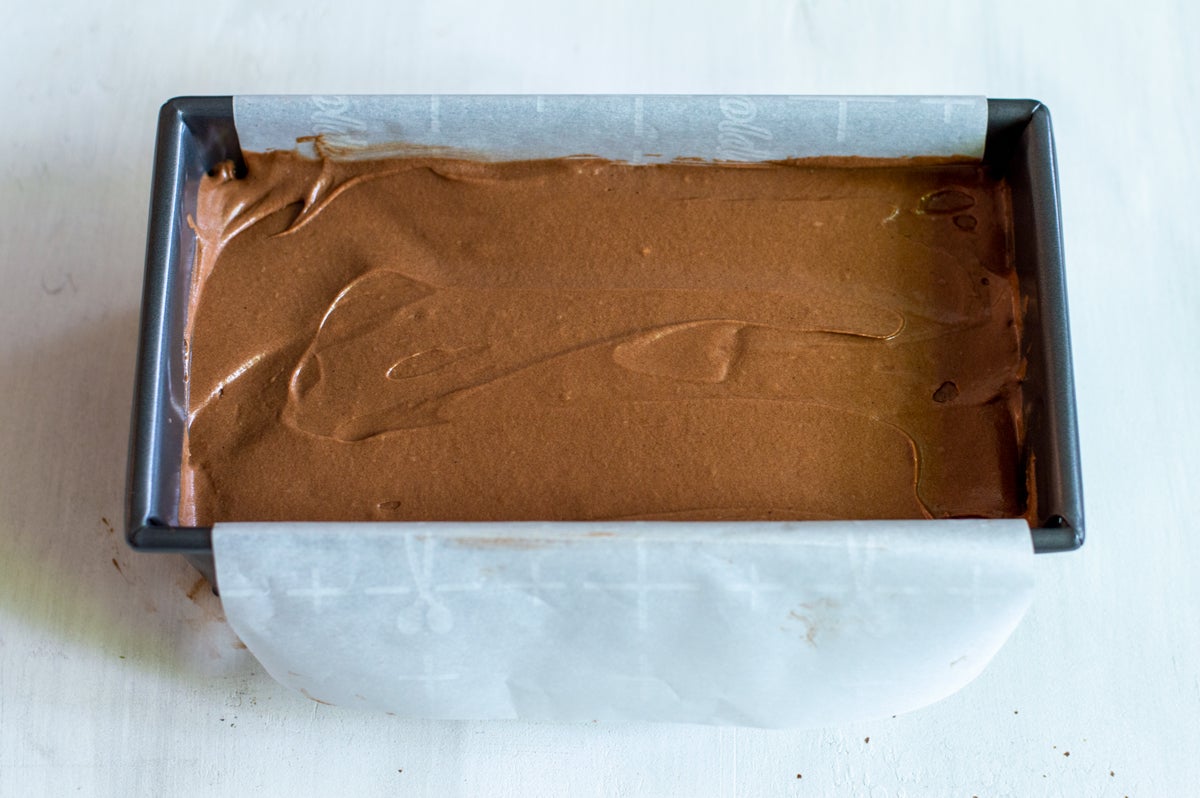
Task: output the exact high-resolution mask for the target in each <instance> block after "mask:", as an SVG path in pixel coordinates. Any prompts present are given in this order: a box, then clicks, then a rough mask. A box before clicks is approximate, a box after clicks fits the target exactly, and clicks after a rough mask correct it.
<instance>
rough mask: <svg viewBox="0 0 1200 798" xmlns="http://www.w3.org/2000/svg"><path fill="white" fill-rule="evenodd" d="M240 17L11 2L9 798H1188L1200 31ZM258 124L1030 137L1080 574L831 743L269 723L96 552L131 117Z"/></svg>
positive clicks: (6, 470) (773, 735)
mask: <svg viewBox="0 0 1200 798" xmlns="http://www.w3.org/2000/svg"><path fill="white" fill-rule="evenodd" d="M244 5H246V4H243V3H236V2H232V0H215V1H214V2H210V3H207V4H204V5H196V4H166V3H164V4H154V5H151V4H148V3H147V4H144V6H143V7H142V8H141V9H137V8H136V7H135V5H134V4H131V3H124V4H111V3H103V2H92V3H83V2H76V3H53V2H31V3H21V4H19V5H16V6H14V7H13V8H11V9H10V10H9V11H8V13H7V15H6V20H5V22H4V24H3V26H0V101H2V108H3V124H2V125H0V153H3V156H2V158H0V795H3V796H9V795H13V796H18V795H19V796H25V795H43V794H44V795H75V794H85V795H86V794H98V795H183V794H193V795H243V794H250V793H252V792H255V793H259V794H267V795H275V794H278V795H307V794H342V793H344V794H347V795H422V794H428V795H436V796H443V795H456V794H460V795H481V794H491V795H512V796H524V795H531V794H532V795H542V794H547V795H549V794H561V795H601V796H609V795H612V796H632V795H651V796H654V795H680V796H699V795H720V796H732V795H751V796H761V795H831V794H847V795H849V794H853V795H869V796H892V795H897V796H898V795H947V796H964V797H965V796H971V795H978V796H981V798H982V797H983V796H996V795H1014V796H1038V795H1066V796H1079V795H1087V796H1105V795H1112V796H1122V795H1130V796H1182V795H1194V794H1196V791H1197V784H1200V758H1198V757H1197V752H1198V751H1200V732H1198V731H1197V728H1198V726H1197V724H1198V718H1200V678H1198V675H1197V674H1198V670H1200V587H1198V586H1197V582H1196V578H1195V573H1196V571H1197V566H1200V536H1198V534H1197V533H1200V529H1197V522H1196V518H1197V516H1198V515H1200V498H1198V497H1200V490H1197V488H1196V482H1197V481H1198V480H1200V454H1198V451H1200V425H1197V423H1196V421H1195V418H1196V415H1195V412H1194V408H1193V405H1194V403H1195V401H1196V397H1197V395H1198V394H1200V344H1198V341H1200V262H1198V261H1200V257H1198V256H1200V233H1198V232H1197V231H1198V230H1200V226H1198V225H1197V224H1196V223H1195V219H1196V216H1197V211H1200V207H1198V203H1197V201H1196V199H1195V196H1196V195H1195V193H1194V189H1193V188H1192V184H1193V182H1194V180H1195V178H1196V175H1197V174H1200V169H1198V168H1197V167H1198V166H1200V163H1198V160H1200V158H1198V156H1197V152H1198V148H1197V142H1200V113H1198V112H1197V106H1198V102H1200V96H1198V95H1200V90H1198V86H1200V82H1198V77H1197V76H1198V75H1200V57H1198V55H1197V53H1198V52H1200V50H1198V49H1197V47H1196V45H1195V42H1196V39H1197V35H1198V34H1200V13H1198V12H1197V10H1196V8H1197V7H1196V5H1195V4H1191V3H1184V2H1182V0H1181V1H1180V2H1176V3H1155V2H1142V3H1138V4H1136V5H1134V6H1131V5H1130V4H1127V3H1121V4H1119V5H1109V4H1100V3H1079V4H1066V3H1063V4H1052V3H1048V2H1044V0H1033V1H1032V2H1006V3H995V4H989V5H982V4H977V3H973V2H966V1H965V0H963V1H962V2H957V3H953V4H949V3H946V4H942V3H939V4H936V5H935V4H933V3H928V4H921V5H920V6H917V5H916V4H894V3H888V4H866V3H855V2H833V1H832V0H814V1H813V2H758V3H753V2H732V1H730V2H726V3H721V4H711V5H708V6H704V5H701V4H698V3H697V2H695V0H691V2H684V1H683V0H671V1H669V2H658V3H653V4H652V3H646V2H633V1H628V0H608V2H603V3H595V4H592V5H587V4H580V3H570V2H547V3H544V4H543V3H533V2H525V3H522V2H515V1H510V2H505V3H496V4H492V5H490V7H489V6H486V5H485V4H482V3H466V2H451V1H450V0H427V1H426V2H417V3H398V2H380V3H373V4H368V3H356V2H340V3H332V4H322V5H320V6H314V7H312V8H305V7H303V6H302V5H300V4H298V3H294V2H272V3H259V4H257V5H258V9H259V10H257V11H247V10H244V9H243V6H244ZM271 91H280V92H286V91H299V92H348V91H355V92H383V93H386V92H404V91H414V92H432V91H445V92H469V91H511V92H556V91H580V92H586V91H614V92H643V91H645V92H650V91H654V92H780V93H819V92H844V93H943V92H944V93H982V94H987V95H990V96H993V97H1010V96H1011V97H1024V96H1032V97H1035V98H1038V99H1041V100H1043V101H1045V102H1047V103H1048V104H1049V105H1050V107H1051V109H1052V110H1053V112H1054V120H1055V126H1056V130H1057V133H1058V144H1059V155H1060V159H1061V174H1062V184H1063V206H1064V214H1065V223H1066V244H1067V255H1068V263H1069V282H1070V291H1071V307H1072V314H1073V317H1072V321H1073V328H1074V336H1075V365H1076V381H1077V383H1076V384H1077V388H1078V392H1079V397H1080V406H1079V411H1080V420H1081V424H1082V436H1083V452H1084V481H1085V487H1086V490H1087V503H1088V506H1087V510H1088V521H1089V533H1090V540H1089V542H1088V544H1087V546H1085V548H1084V549H1083V550H1082V551H1081V552H1079V553H1077V554H1073V555H1067V556H1058V557H1043V558H1041V559H1039V561H1038V589H1039V595H1038V596H1037V598H1036V600H1035V604H1034V607H1033V609H1032V611H1031V612H1030V614H1029V616H1028V617H1027V618H1026V620H1025V622H1024V623H1023V625H1022V626H1021V627H1020V628H1019V629H1018V631H1017V632H1016V634H1015V635H1014V637H1013V638H1012V640H1011V641H1010V642H1009V643H1008V645H1007V646H1006V647H1005V648H1004V649H1003V650H1002V651H1001V652H1000V654H999V656H998V657H997V659H996V660H995V662H994V663H993V665H992V666H991V667H990V668H989V670H988V671H987V672H985V673H984V675H983V676H982V677H980V679H979V680H978V681H976V682H975V683H973V684H972V685H970V686H969V687H967V688H966V689H965V690H964V691H962V692H961V693H959V694H957V695H955V696H954V697H952V698H950V699H948V700H946V701H944V702H942V703H940V704H938V705H936V706H934V707H931V708H929V709H927V710H924V711H922V712H918V713H914V714H911V715H907V716H903V717H899V718H896V719H891V720H886V721H881V722H875V723H866V724H861V725H856V726H852V727H848V728H838V729H828V730H825V731H816V732H803V733H797V732H757V731H744V730H735V729H710V728H687V727H661V726H640V725H635V726H627V725H602V724H588V725H582V726H555V725H525V724H517V723H507V724H483V723H479V724H474V723H424V722H422V723H413V722H405V721H400V720H396V719H394V718H390V717H386V716H375V715H365V714H356V713H355V712H351V711H346V710H341V709H334V708H329V707H325V706H320V705H318V704H315V703H311V702H308V701H306V700H305V699H303V698H299V697H297V696H295V695H293V694H290V693H288V692H286V691H284V690H283V689H282V688H279V687H277V686H276V685H275V684H274V683H273V682H271V681H270V680H269V679H268V678H267V677H265V676H264V675H263V673H262V672H261V669H260V668H259V667H257V666H256V664H255V663H254V662H253V661H252V660H251V659H250V658H249V657H248V656H247V654H246V653H245V652H244V651H243V650H241V649H239V648H238V645H237V642H236V640H235V639H234V638H233V636H232V634H231V633H230V632H229V631H228V629H227V627H225V625H224V624H223V622H222V620H221V615H220V607H219V604H218V602H217V601H216V599H214V598H213V597H212V596H211V595H210V594H209V593H207V592H206V590H204V589H203V588H202V587H197V586H196V577H195V574H194V573H193V572H191V571H190V570H189V569H188V567H187V566H186V565H185V564H184V563H183V562H182V561H179V560H177V559H176V558H173V557H162V556H138V555H133V554H132V553H130V552H128V551H126V550H125V549H124V547H123V544H122V543H121V541H120V538H119V532H118V533H114V532H112V531H111V529H110V527H114V528H116V527H119V523H120V522H119V518H120V515H121V503H122V490H123V482H124V470H125V446H126V435H127V418H128V410H129V401H130V393H131V383H132V374H133V357H134V335H135V330H136V326H137V302H138V295H139V290H140V281H141V268H142V253H143V245H144V233H145V218H146V200H147V192H148V186H149V180H150V162H151V161H150V158H151V144H152V137H153V132H154V120H155V112H156V110H157V107H158V104H159V103H160V102H161V101H162V100H164V99H166V98H167V97H168V96H170V95H174V94H184V93H198V94H199V93H230V92H234V93H251V92H271ZM189 594H190V596H189ZM1018 713H1019V714H1018ZM867 738H869V740H870V741H869V742H867ZM1068 752H1069V753H1070V756H1069V757H1068V756H1066V754H1067V753H1068ZM1110 771H1111V772H1112V773H1113V774H1115V775H1110ZM798 774H802V775H803V778H798Z"/></svg>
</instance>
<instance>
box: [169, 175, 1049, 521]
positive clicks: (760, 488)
mask: <svg viewBox="0 0 1200 798" xmlns="http://www.w3.org/2000/svg"><path fill="white" fill-rule="evenodd" d="M246 166H247V173H246V175H245V176H244V177H241V178H235V176H234V174H233V168H232V166H229V165H226V166H225V167H223V168H222V169H221V170H219V171H218V173H217V174H215V175H214V176H212V177H209V178H207V179H206V180H205V181H204V184H203V186H202V188H201V191H200V196H199V201H198V209H197V215H196V218H195V219H194V229H195V231H196V234H197V236H198V240H199V253H198V258H197V263H196V267H195V275H194V287H193V293H192V307H191V317H190V321H189V353H188V354H189V358H190V366H189V373H188V379H189V383H188V384H189V391H190V399H189V415H188V436H187V442H186V444H185V451H184V453H183V488H182V491H181V494H182V495H181V501H180V516H181V522H182V523H185V524H210V523H213V522H216V521H232V520H327V519H339V520H598V519H678V520H712V519H738V520H751V519H776V520H781V519H798V520H799V519H843V518H855V519H872V518H925V517H935V518H941V517H955V516H985V517H1004V516H1013V517H1017V516H1021V515H1023V514H1025V512H1026V504H1027V497H1026V495H1025V486H1026V478H1025V461H1024V457H1023V454H1022V435H1023V431H1022V421H1021V417H1020V408H1021V401H1020V399H1021V397H1020V391H1021V378H1022V374H1023V369H1024V362H1023V359H1022V356H1021V351H1020V346H1019V330H1018V325H1017V322H1016V318H1017V310H1018V308H1017V302H1018V294H1017V287H1016V278H1015V275H1014V273H1013V269H1012V263H1011V245H1010V236H1009V226H1010V221H1009V211H1008V199H1007V189H1006V187H1005V186H1004V184H1003V183H1002V182H998V181H996V180H995V179H993V178H991V177H990V176H988V175H987V174H986V173H985V171H984V169H983V168H982V167H979V166H977V165H963V164H958V165H947V164H941V165H934V164H920V163H899V162H853V161H845V160H842V161H837V162H821V161H815V162H814V161H806V162H800V163H795V164H772V165H762V166H737V165H711V164H708V165H699V164H682V163H680V164H670V165H654V166H631V165H625V164H618V163H611V162H606V161H599V160H590V159H563V160H549V161H530V162H513V163H485V162H478V161H463V160H451V159H444V158H409V159H395V160H384V161H358V162H335V161H328V160H327V161H311V160H305V159H302V158H299V157H298V156H295V155H292V154H267V155H256V154H248V155H247V156H246Z"/></svg>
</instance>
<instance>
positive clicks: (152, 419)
mask: <svg viewBox="0 0 1200 798" xmlns="http://www.w3.org/2000/svg"><path fill="white" fill-rule="evenodd" d="M225 160H233V161H234V162H235V163H240V162H241V161H242V156H241V148H240V145H239V143H238V135H237V131H236V129H235V127H234V118H233V98H232V97H179V98H175V99H173V100H169V101H168V102H167V103H166V104H164V105H163V107H162V110H161V112H160V114H159V119H158V137H157V143H156V148H155V156H154V177H153V184H152V188H151V196H150V221H149V228H148V231H147V246H146V273H145V279H144V284H143V295H142V314H141V325H140V331H139V335H140V340H139V346H138V362H137V372H136V384H135V388H134V396H133V419H132V426H131V433H130V453H129V476H128V495H127V505H126V539H127V540H128V542H129V545H130V546H132V547H133V548H135V549H139V550H143V551H160V552H179V553H183V554H185V555H188V557H189V559H190V560H191V561H192V563H193V564H194V565H196V566H197V567H198V568H199V569H200V570H201V571H202V572H204V573H205V574H206V575H208V576H209V577H210V579H211V578H212V538H211V529H210V528H208V527H183V526H180V525H179V521H178V509H177V508H178V501H179V478H180V460H181V454H182V442H183V432H184V424H185V418H186V391H185V384H184V379H183V377H184V374H183V370H184V365H183V356H184V347H183V335H184V321H185V318H184V317H185V313H186V308H187V289H188V287H189V284H190V279H191V268H192V260H193V255H194V250H195V242H194V239H193V236H192V234H191V231H190V229H189V227H188V225H187V216H188V214H189V213H193V212H194V210H195V205H196V193H197V189H198V186H199V181H200V178H201V177H202V176H203V175H204V174H205V173H206V172H208V171H209V170H211V169H212V168H214V167H215V166H216V165H217V164H219V163H221V162H222V161H225ZM984 161H985V163H987V164H988V165H989V166H991V167H992V168H993V169H996V170H997V171H999V172H1001V173H1003V174H1004V175H1005V176H1006V177H1007V179H1008V181H1009V185H1010V187H1011V192H1012V207H1013V227H1014V239H1015V247H1016V263H1017V273H1018V278H1019V281H1020V286H1021V294H1022V297H1023V299H1024V300H1025V307H1026V311H1025V319H1024V331H1025V341H1024V346H1025V349H1026V356H1027V358H1028V362H1029V368H1028V372H1027V377H1026V382H1025V416H1026V419H1027V445H1028V447H1029V450H1030V451H1031V452H1032V455H1033V457H1034V459H1035V463H1036V469H1035V474H1036V490H1037V505H1038V512H1039V515H1038V519H1037V523H1036V524H1034V525H1033V529H1032V535H1033V546H1034V549H1035V550H1036V551H1037V552H1055V551H1070V550H1074V549H1077V548H1078V547H1079V546H1080V545H1082V543H1083V536H1084V531H1083V530H1084V523H1083V496H1082V488H1081V480H1080V466H1079V442H1078V433H1077V430H1076V418H1075V394H1074V386H1073V383H1072V372H1071V344H1070V332H1069V327H1068V322H1067V297H1066V285H1065V275H1064V262H1063V248H1062V230H1061V215H1060V211H1059V199H1058V171H1057V166H1056V162H1055V152H1054V137H1053V133H1052V131H1051V126H1050V112H1049V111H1048V110H1047V109H1046V107H1045V106H1044V105H1042V104H1041V103H1039V102H1036V101H1034V100H988V130H987V143H986V151H985V154H984Z"/></svg>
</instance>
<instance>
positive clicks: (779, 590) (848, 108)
mask: <svg viewBox="0 0 1200 798" xmlns="http://www.w3.org/2000/svg"><path fill="white" fill-rule="evenodd" d="M234 109H235V117H236V124H237V130H238V135H239V139H240V141H241V145H242V147H243V149H245V150H249V151H266V150H273V149H297V150H299V151H301V152H304V153H306V154H310V155H311V154H314V153H317V152H320V153H322V154H326V155H331V156H333V157H340V158H355V157H381V156H386V155H403V154H416V153H432V154H447V155H457V156H463V157H476V158H489V159H496V160H502V159H515V158H539V157H560V156H570V155H581V154H589V155H596V156H601V157H606V158H613V159H619V160H624V161H629V162H632V163H649V162H662V161H670V160H672V159H675V158H698V159H703V160H732V161H764V160H782V159H787V158H803V157H813V156H821V155H845V156H855V155H857V156H866V157H908V156H924V155H931V156H967V157H974V158H978V157H981V156H982V153H983V147H984V140H985V138H986V129H987V104H986V100H984V99H983V98H979V97H966V98H963V97H819V98H818V97H784V96H770V97H763V96H755V97H716V96H712V97H672V96H664V97H631V96H546V97H534V96H524V97H503V96H467V97H454V96H400V97H395V96H393V97H377V96H337V97H317V96H302V97H275V96H270V97H238V98H235V101H234ZM213 550H214V557H215V561H216V570H217V576H218V581H219V587H220V591H221V598H222V602H223V603H224V606H225V611H226V615H227V617H228V619H229V623H230V624H231V625H232V626H233V628H234V630H235V631H236V632H237V634H238V635H239V636H240V637H241V639H242V640H243V641H244V642H245V643H246V645H247V646H248V647H249V649H250V650H251V651H252V652H253V653H254V655H255V656H256V657H258V659H259V660H260V661H261V662H262V663H263V665H264V666H265V667H266V668H267V670H268V671H269V672H270V673H271V674H272V675H273V676H274V677H275V678H276V679H278V680H279V681H280V682H282V683H284V684H286V685H289V686H291V687H293V688H295V689H297V690H300V691H302V692H303V693H304V694H305V695H308V696H309V697H310V698H313V699H316V700H320V701H325V702H329V703H333V704H344V705H350V706H360V707H371V708H375V709H382V710H386V711H390V712H394V713H396V714H399V715H403V716H406V717H421V718H454V719H492V718H524V719H548V720H564V721H589V720H601V719H605V720H658V721H681V722H694V723H716V724H734V725H746V726H763V727H781V726H815V725H825V724H830V723H836V722H841V721H846V720H852V719H858V718H868V717H876V716H883V715H888V714H895V713H898V712H902V711H905V710H909V709H913V708H916V707H920V706H923V705H925V704H928V703H930V702H932V701H935V700H937V699H939V698H941V697H944V696H946V695H948V694H950V693H952V692H953V691H955V690H957V689H959V688H960V687H962V686H963V685H964V684H966V683H967V682H969V681H970V680H971V679H972V678H974V677H975V676H976V675H977V674H978V673H979V672H980V671H981V670H982V668H983V667H984V665H986V663H987V662H988V661H989V660H990V658H991V657H992V656H993V655H994V654H995V652H996V651H997V650H998V649H999V647H1000V646H1001V645H1002V643H1003V642H1004V640H1005V639H1007V637H1008V635H1009V634H1010V633H1011V631H1012V630H1013V628H1014V627H1015V626H1016V624H1017V623H1018V621H1019V619H1020V618H1021V616H1022V615H1023V613H1024V612H1025V610H1026V608H1027V607H1028V604H1029V602H1030V599H1031V591H1032V560H1033V551H1032V545H1031V541H1030V535H1029V529H1028V527H1027V525H1026V523H1025V522H1024V521H1022V520H957V521H911V522H910V521H902V522H885V521H881V522H836V523H826V522H805V523H678V522H674V523H666V522H662V523H660V522H653V523H650V522H646V523H639V522H621V523H579V524H564V523H546V524H541V523H523V524H511V523H510V524H454V523H443V524H413V523H408V524H384V523H362V524H328V523H322V524H280V523H271V524H251V523H232V524H218V525H216V527H215V528H214V531H213Z"/></svg>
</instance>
